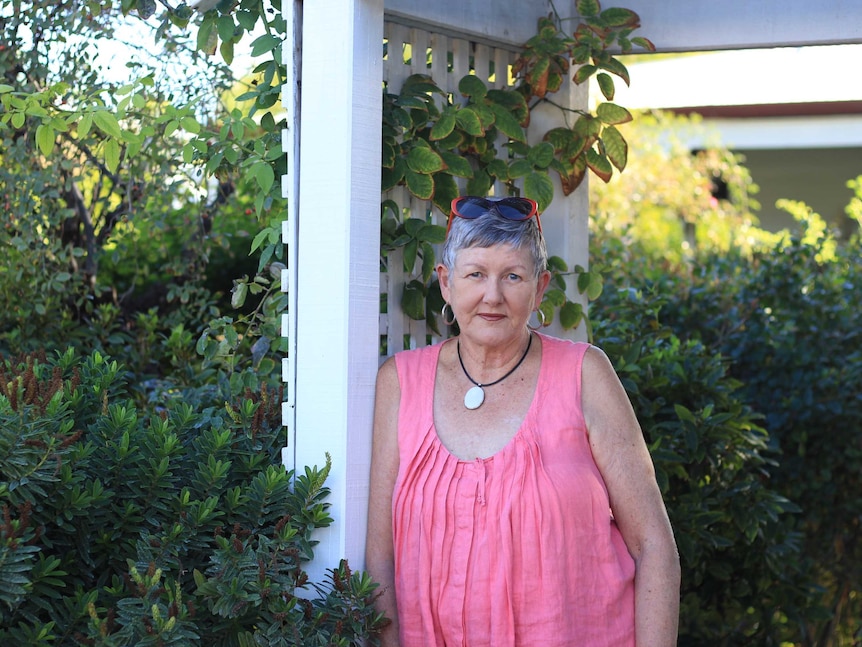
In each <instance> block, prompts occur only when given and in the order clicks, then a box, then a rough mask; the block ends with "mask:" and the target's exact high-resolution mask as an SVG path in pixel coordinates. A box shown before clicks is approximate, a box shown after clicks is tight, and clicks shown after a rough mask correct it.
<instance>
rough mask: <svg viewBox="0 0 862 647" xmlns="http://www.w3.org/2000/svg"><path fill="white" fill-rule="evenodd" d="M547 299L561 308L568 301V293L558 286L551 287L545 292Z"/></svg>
mask: <svg viewBox="0 0 862 647" xmlns="http://www.w3.org/2000/svg"><path fill="white" fill-rule="evenodd" d="M545 299H547V300H548V303H550V304H551V305H553V306H554V307H555V308H559V307H560V306H562V305H563V304H564V303H565V302H566V293H565V292H563V291H562V290H559V289H557V288H551V289H550V290H548V291H546V292H545Z"/></svg>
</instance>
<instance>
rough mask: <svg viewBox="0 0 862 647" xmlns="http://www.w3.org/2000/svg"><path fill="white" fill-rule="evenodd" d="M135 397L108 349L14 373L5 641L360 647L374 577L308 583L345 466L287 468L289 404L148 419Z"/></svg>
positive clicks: (4, 541)
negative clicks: (330, 482) (334, 472)
mask: <svg viewBox="0 0 862 647" xmlns="http://www.w3.org/2000/svg"><path fill="white" fill-rule="evenodd" d="M128 395H129V386H128V384H127V382H126V375H125V373H124V371H123V369H122V368H121V367H120V365H119V364H117V363H116V362H114V361H110V360H109V359H107V358H106V357H104V356H102V355H100V354H97V353H96V354H93V355H91V356H89V357H86V358H84V359H81V358H79V357H78V356H76V354H75V352H74V351H72V350H69V351H67V352H65V353H64V354H62V355H58V356H56V357H55V358H50V359H48V358H46V357H45V356H44V355H41V356H38V355H28V356H21V357H19V358H15V359H9V358H7V359H5V360H3V361H2V364H0V473H2V475H3V476H2V479H3V480H2V481H0V506H2V513H3V520H2V523H0V639H3V640H5V641H6V642H8V643H10V644H15V645H103V646H106V647H107V646H113V645H130V644H134V645H171V644H175V645H196V644H201V645H214V644H218V645H252V644H258V645H331V644H332V645H349V644H356V643H357V642H358V641H359V640H360V638H361V637H362V636H367V635H369V634H372V633H373V632H374V630H375V629H376V628H377V627H379V625H380V622H381V619H380V617H379V616H378V615H377V614H376V613H375V611H374V610H373V608H372V606H371V600H372V597H373V594H374V584H373V583H372V582H371V581H370V579H369V578H368V577H367V576H366V575H365V574H363V573H354V572H351V571H350V568H349V566H348V565H347V564H346V563H345V562H342V563H341V564H340V565H338V566H337V567H336V568H334V569H332V570H331V571H330V576H329V580H328V581H327V582H325V583H317V584H314V585H309V584H308V583H307V577H306V575H305V573H304V571H303V570H302V564H303V562H304V561H306V560H308V559H309V558H311V556H312V550H313V545H314V543H315V542H314V541H313V540H312V538H311V533H312V531H313V530H314V529H315V528H321V527H325V526H327V525H328V524H329V523H330V522H331V519H330V518H329V516H328V515H327V507H328V506H327V504H326V503H324V502H323V499H324V497H325V496H326V495H327V493H328V490H327V488H326V487H324V480H325V478H326V475H327V473H328V470H329V464H328V459H327V465H326V467H324V468H323V469H317V468H306V470H305V473H304V474H298V475H293V474H292V473H290V472H288V471H286V470H285V469H284V468H283V467H282V466H281V465H280V464H279V450H280V446H281V445H282V442H281V441H280V439H279V431H280V430H281V424H280V407H281V399H280V398H279V397H278V394H276V393H272V392H271V391H269V390H267V389H266V388H265V387H262V388H261V390H260V392H259V393H257V394H252V393H251V392H247V393H246V394H245V395H244V397H242V398H238V399H235V400H233V401H231V402H230V403H227V404H225V403H224V401H223V400H220V399H219V396H218V391H217V390H212V389H210V390H201V391H194V392H193V391H180V390H176V391H175V393H174V396H173V397H172V398H163V399H162V401H161V402H160V403H156V404H155V405H154V406H153V407H151V408H152V410H153V411H152V413H149V414H146V413H143V412H141V411H139V410H138V409H137V408H136V407H135V405H134V403H133V401H132V400H130V399H129V397H128ZM190 403H194V404H195V406H192V404H190Z"/></svg>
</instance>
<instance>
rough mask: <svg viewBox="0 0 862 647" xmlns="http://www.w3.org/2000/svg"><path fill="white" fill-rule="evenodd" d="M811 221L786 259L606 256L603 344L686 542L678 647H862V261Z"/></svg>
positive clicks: (606, 247) (596, 318)
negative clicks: (787, 645) (682, 260)
mask: <svg viewBox="0 0 862 647" xmlns="http://www.w3.org/2000/svg"><path fill="white" fill-rule="evenodd" d="M797 207H798V205H797ZM800 220H801V224H802V228H801V230H800V231H799V232H797V233H795V234H790V233H786V235H785V238H784V239H783V241H782V242H781V243H780V244H779V245H778V246H776V247H772V246H769V247H767V246H760V247H757V248H756V249H755V250H753V251H752V253H751V254H750V255H748V254H742V253H739V252H738V251H737V252H730V253H726V252H722V253H715V252H711V251H704V250H702V251H701V252H699V253H697V254H696V257H695V258H696V260H695V262H692V263H691V264H690V265H682V266H672V265H669V264H666V263H663V261H662V260H661V259H659V258H656V257H655V256H654V255H651V254H650V253H649V251H646V250H644V248H642V247H640V246H639V244H638V243H637V242H636V241H635V242H632V244H631V245H630V246H628V247H624V246H623V245H621V244H620V242H619V239H617V240H614V239H606V240H603V241H602V239H601V237H598V238H597V239H596V241H595V245H596V249H595V250H594V253H595V254H596V255H597V256H599V257H601V258H603V259H605V260H606V261H607V262H608V265H607V266H608V268H609V271H608V274H607V276H606V279H607V285H606V288H605V291H604V293H603V295H602V298H601V299H599V300H598V301H597V302H596V303H595V304H594V307H593V309H592V311H591V318H592V320H593V325H594V327H595V337H596V341H597V343H599V344H600V345H602V346H604V347H605V348H606V349H607V350H608V351H609V353H610V355H611V356H612V357H613V358H614V360H615V364H616V366H617V368H618V370H619V372H620V375H621V377H622V378H623V382H624V384H625V385H626V388H627V389H628V391H629V394H630V397H631V399H632V401H633V403H634V405H635V408H636V410H637V413H638V417H639V418H640V420H641V423H642V425H643V427H644V430H645V433H646V434H647V437H648V440H649V442H650V443H651V449H652V452H653V458H654V460H655V462H656V467H657V471H658V474H659V480H660V483H661V485H662V488H663V491H664V494H665V497H666V500H667V503H668V508H669V512H670V514H671V517H672V521H673V524H674V528H675V530H676V533H677V540H678V543H679V548H680V554H681V558H682V563H683V598H682V599H683V607H682V614H681V629H680V644H692V645H707V644H708V645H718V644H723V645H737V644H754V645H778V644H781V643H782V641H786V642H792V643H793V644H802V645H853V644H856V643H854V640H858V636H859V632H860V631H862V626H860V624H859V618H860V617H862V590H860V586H859V583H860V582H862V571H860V566H859V565H860V564H862V546H860V543H859V541H858V536H859V531H860V523H861V522H862V497H860V492H862V481H860V474H862V361H860V360H862V355H860V352H862V339H860V335H862V332H860V328H859V325H858V322H859V320H860V318H862V311H860V305H859V301H858V298H857V297H856V293H857V292H858V286H859V285H860V279H862V276H860V266H859V262H858V259H859V258H860V251H862V250H860V237H859V236H858V234H857V235H856V236H855V237H853V238H852V239H851V240H849V241H848V240H844V241H842V242H838V241H836V239H835V238H833V237H832V235H831V234H829V232H828V230H827V229H826V228H824V227H823V226H822V221H820V220H819V219H818V218H817V216H816V214H810V213H807V212H804V210H803V215H802V217H801V218H800ZM612 259H613V260H612ZM611 286H612V287H611Z"/></svg>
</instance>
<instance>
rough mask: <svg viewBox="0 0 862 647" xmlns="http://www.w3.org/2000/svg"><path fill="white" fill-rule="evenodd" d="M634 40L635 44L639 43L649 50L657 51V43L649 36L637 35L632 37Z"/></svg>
mask: <svg viewBox="0 0 862 647" xmlns="http://www.w3.org/2000/svg"><path fill="white" fill-rule="evenodd" d="M632 42H633V43H634V44H635V45H637V46H638V47H642V48H644V49H645V50H647V51H648V52H654V51H655V45H654V44H653V42H652V41H651V40H649V39H648V38H643V37H641V36H635V37H634V38H632Z"/></svg>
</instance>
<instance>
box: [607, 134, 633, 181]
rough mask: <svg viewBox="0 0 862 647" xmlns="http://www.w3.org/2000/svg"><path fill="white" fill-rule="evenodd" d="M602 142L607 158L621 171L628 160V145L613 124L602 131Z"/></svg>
mask: <svg viewBox="0 0 862 647" xmlns="http://www.w3.org/2000/svg"><path fill="white" fill-rule="evenodd" d="M602 142H603V143H604V147H605V154H606V155H607V156H608V159H610V160H611V163H612V164H613V165H614V166H616V167H617V169H619V170H620V171H622V170H623V169H624V168H625V167H626V163H627V162H628V154H629V146H628V144H627V143H626V140H625V139H623V136H622V135H621V134H620V131H619V130H617V129H616V128H615V127H614V126H608V127H607V128H605V129H604V130H603V131H602Z"/></svg>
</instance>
